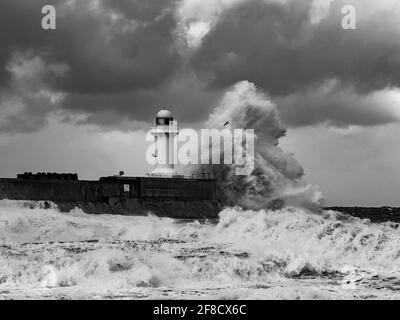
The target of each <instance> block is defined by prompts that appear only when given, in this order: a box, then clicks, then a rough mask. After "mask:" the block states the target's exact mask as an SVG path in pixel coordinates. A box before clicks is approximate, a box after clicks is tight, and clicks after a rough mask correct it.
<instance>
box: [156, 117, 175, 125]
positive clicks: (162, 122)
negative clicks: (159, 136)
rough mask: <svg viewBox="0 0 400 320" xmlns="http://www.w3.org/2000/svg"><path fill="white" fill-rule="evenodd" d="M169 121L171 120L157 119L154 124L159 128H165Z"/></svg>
mask: <svg viewBox="0 0 400 320" xmlns="http://www.w3.org/2000/svg"><path fill="white" fill-rule="evenodd" d="M171 121H172V119H171V118H157V120H156V124H157V125H160V126H167V125H168V124H169V123H170V122H171Z"/></svg>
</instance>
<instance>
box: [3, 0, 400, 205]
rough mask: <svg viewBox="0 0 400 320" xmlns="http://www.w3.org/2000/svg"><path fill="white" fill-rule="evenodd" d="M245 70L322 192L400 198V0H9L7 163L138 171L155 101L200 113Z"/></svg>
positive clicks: (18, 167)
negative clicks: (346, 20) (50, 16)
mask: <svg viewBox="0 0 400 320" xmlns="http://www.w3.org/2000/svg"><path fill="white" fill-rule="evenodd" d="M46 4H52V5H54V6H55V7H56V9H57V29H56V30H48V31H45V30H43V29H42V27H41V20H42V18H43V15H42V13H41V9H42V7H43V6H44V5H46ZM348 4H351V5H353V6H354V7H355V8H356V18H357V20H356V22H357V29H356V30H344V29H343V28H342V24H341V22H342V18H343V14H342V7H343V6H344V5H348ZM243 80H247V81H249V82H252V83H254V84H255V86H256V87H257V89H258V90H260V91H262V92H264V93H265V94H266V95H268V96H269V97H270V99H271V101H273V102H274V103H275V104H276V105H277V107H278V109H279V111H280V114H281V117H282V119H283V122H284V123H285V124H286V125H287V126H288V132H287V135H286V137H285V138H284V140H283V141H282V147H283V148H284V150H286V151H288V152H291V153H294V155H295V157H296V158H297V159H298V160H299V161H300V162H301V164H302V165H303V166H304V169H305V172H306V178H307V179H308V180H309V181H310V182H314V183H317V184H320V185H321V188H322V190H323V192H324V194H325V197H326V199H327V203H328V204H345V205H398V206H400V197H399V191H398V190H400V169H399V168H398V163H400V161H399V160H400V148H399V146H400V126H399V122H400V89H399V88H400V3H399V2H398V1H397V0H380V1H377V0H207V1H203V0H58V1H52V0H1V1H0V155H1V158H0V175H1V176H10V177H12V176H15V174H16V173H17V172H21V171H22V172H23V171H61V172H65V171H72V172H78V173H79V175H80V176H81V177H82V178H97V177H99V176H101V175H108V174H113V173H115V172H117V171H118V170H120V169H121V170H125V171H126V172H127V173H129V174H132V175H143V174H144V173H145V172H146V170H149V166H148V165H147V164H146V161H145V157H144V154H145V151H146V143H145V141H144V133H145V132H146V131H147V129H148V128H149V126H150V124H151V122H152V121H153V117H154V114H155V113H156V112H157V110H159V109H162V108H168V109H170V110H172V111H173V113H174V114H175V115H176V117H177V119H178V121H179V123H180V124H181V126H198V125H199V124H200V123H202V122H203V121H204V120H206V119H207V118H208V115H209V114H210V112H211V111H212V110H213V109H214V108H215V107H216V106H217V105H218V102H219V101H220V100H221V97H222V96H223V94H224V93H225V92H226V91H227V90H229V88H231V87H232V86H233V85H235V84H236V83H238V82H240V81H243Z"/></svg>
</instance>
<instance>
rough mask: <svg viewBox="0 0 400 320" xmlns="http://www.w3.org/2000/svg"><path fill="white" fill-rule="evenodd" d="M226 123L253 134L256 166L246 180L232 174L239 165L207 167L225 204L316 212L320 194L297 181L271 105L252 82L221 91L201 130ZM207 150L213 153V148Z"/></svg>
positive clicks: (294, 163)
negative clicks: (221, 95) (216, 182)
mask: <svg viewBox="0 0 400 320" xmlns="http://www.w3.org/2000/svg"><path fill="white" fill-rule="evenodd" d="M226 123H229V127H230V128H240V129H253V130H254V132H255V136H254V139H255V156H254V162H255V166H254V169H253V170H252V172H251V173H250V175H243V176H241V175H237V174H236V166H237V165H238V164H233V165H211V166H209V167H208V170H209V171H212V172H213V175H214V177H215V178H216V179H217V181H218V184H219V190H220V196H221V197H222V199H223V201H224V202H225V204H226V205H228V206H233V205H238V206H240V207H242V208H244V209H267V208H276V207H277V208H280V207H282V205H283V204H285V203H286V204H289V205H295V206H298V207H307V208H310V209H313V210H319V209H320V207H321V204H322V195H321V192H320V191H319V188H318V187H317V186H314V185H309V184H307V183H305V182H304V181H303V180H302V177H303V169H302V167H301V166H300V164H299V163H298V162H297V161H296V160H295V159H294V157H293V156H292V155H290V154H287V153H285V152H284V151H282V150H281V149H280V148H279V146H278V144H279V139H280V138H282V137H283V136H284V135H285V133H286V128H285V126H284V125H283V123H282V121H281V119H280V117H279V112H278V109H277V107H276V105H275V104H274V103H272V102H271V101H270V100H269V99H268V97H267V96H266V95H265V94H264V93H263V92H260V91H258V90H257V88H256V87H255V85H254V84H253V83H250V82H248V81H242V82H239V83H237V84H236V85H235V86H233V87H232V89H230V90H229V91H228V92H226V94H225V95H224V96H223V97H222V99H221V102H220V104H219V106H218V107H217V108H215V110H214V111H213V112H212V114H211V115H210V116H209V119H208V121H207V122H206V123H205V126H206V127H207V128H210V129H211V128H216V129H220V128H221V127H223V126H224V124H226ZM211 143H214V141H212V142H211ZM217 143H219V141H217ZM234 143H243V142H242V141H234ZM243 147H245V145H243ZM210 149H211V150H218V149H217V148H212V145H211V147H210ZM202 170H203V171H204V170H205V169H204V167H203V168H202ZM206 170H207V169H206Z"/></svg>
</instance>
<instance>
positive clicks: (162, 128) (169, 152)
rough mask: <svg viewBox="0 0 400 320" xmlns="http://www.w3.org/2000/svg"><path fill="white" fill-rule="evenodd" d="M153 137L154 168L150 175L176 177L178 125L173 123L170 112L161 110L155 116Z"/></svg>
mask: <svg viewBox="0 0 400 320" xmlns="http://www.w3.org/2000/svg"><path fill="white" fill-rule="evenodd" d="M151 134H152V135H153V136H154V137H155V146H156V148H155V153H154V155H153V156H154V157H155V158H156V163H155V164H156V167H155V169H154V170H153V171H152V172H151V173H150V175H152V176H159V177H164V178H172V177H174V176H177V173H176V171H175V169H174V157H175V156H176V155H175V154H174V150H175V146H174V143H175V139H174V138H175V136H176V135H177V134H178V125H177V122H176V121H174V118H173V116H172V113H171V111H169V110H161V111H159V112H158V113H157V115H156V126H155V127H154V129H153V130H152V131H151Z"/></svg>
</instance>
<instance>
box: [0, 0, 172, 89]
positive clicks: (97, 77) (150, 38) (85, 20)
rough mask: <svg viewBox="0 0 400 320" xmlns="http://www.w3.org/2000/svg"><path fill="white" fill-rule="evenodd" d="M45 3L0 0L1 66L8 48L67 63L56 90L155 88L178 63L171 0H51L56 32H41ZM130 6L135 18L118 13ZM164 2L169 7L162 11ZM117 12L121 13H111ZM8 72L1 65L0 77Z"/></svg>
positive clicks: (7, 56) (10, 50) (3, 77)
mask: <svg viewBox="0 0 400 320" xmlns="http://www.w3.org/2000/svg"><path fill="white" fill-rule="evenodd" d="M46 3H48V1H41V0H39V1H25V0H2V1H1V3H0V12H1V13H0V21H1V22H0V28H1V31H0V39H1V44H2V45H1V48H2V49H0V63H1V65H3V66H4V65H5V64H6V62H7V61H8V59H9V58H10V54H11V52H12V50H27V49H29V50H35V51H37V52H38V53H40V54H46V56H47V59H48V60H51V61H57V62H58V61H62V62H63V63H65V64H67V65H68V67H69V71H68V72H67V73H66V75H65V77H63V78H62V79H60V81H58V82H57V83H56V85H57V87H58V88H60V89H63V90H65V91H67V92H82V93H98V92H102V93H104V92H113V91H116V92H118V91H125V90H135V89H138V88H154V87H155V86H157V85H160V84H161V83H162V82H163V81H165V80H166V79H167V78H168V77H170V76H171V75H172V74H173V73H174V72H175V70H176V68H177V66H178V65H179V56H178V54H177V52H176V50H175V46H174V34H173V32H174V30H175V27H176V21H175V19H174V16H173V6H172V2H171V1H163V2H162V3H161V2H155V3H154V5H153V6H151V5H149V4H147V1H146V2H142V4H143V6H144V9H143V10H142V11H140V10H137V9H138V7H139V4H138V2H137V1H133V2H127V1H125V2H121V4H118V5H115V3H119V2H115V1H114V4H112V3H111V2H110V1H107V4H106V5H104V4H102V2H100V8H99V9H93V8H92V7H91V3H92V2H91V1H76V2H75V3H74V4H73V5H70V6H69V5H67V2H65V1H58V2H56V3H53V4H56V6H57V12H58V16H57V30H55V31H44V30H43V29H42V28H41V26H40V21H41V19H42V15H41V8H42V6H43V5H44V4H46ZM122 3H125V7H123V6H122ZM129 4H131V5H132V8H131V10H132V12H133V11H134V12H135V13H136V14H135V15H134V17H130V16H132V14H129V13H130V12H129V11H126V10H123V11H121V12H119V10H122V9H127V8H128V6H129ZM156 4H158V5H159V6H158V7H157V6H156ZM166 4H169V6H170V9H169V10H165V5H166ZM114 7H115V8H114ZM116 12H119V13H120V15H119V16H115V15H114V16H113V14H114V13H116ZM122 12H127V16H126V15H125V14H124V13H122ZM25 18H26V19H25ZM6 76H7V74H6V73H5V72H4V69H3V73H2V80H3V81H4V79H5V77H6Z"/></svg>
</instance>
